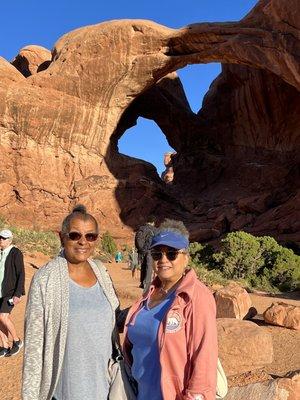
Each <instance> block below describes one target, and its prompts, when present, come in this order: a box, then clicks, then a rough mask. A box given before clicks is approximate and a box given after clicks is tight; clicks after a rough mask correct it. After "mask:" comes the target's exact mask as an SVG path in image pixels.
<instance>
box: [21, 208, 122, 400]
mask: <svg viewBox="0 0 300 400" xmlns="http://www.w3.org/2000/svg"><path fill="white" fill-rule="evenodd" d="M98 235H99V230H98V224H97V221H96V219H95V218H94V217H93V216H92V215H90V214H88V213H87V212H86V209H85V207H84V206H77V207H75V208H74V209H73V212H72V213H71V214H69V215H68V216H67V217H66V218H65V219H64V221H63V223H62V228H61V232H60V239H61V243H62V247H63V251H62V252H61V254H60V255H59V256H57V257H56V258H54V259H53V260H51V261H50V262H49V263H48V264H46V265H45V266H44V267H42V268H41V269H40V270H39V271H37V273H36V274H35V276H34V278H33V280H32V283H31V287H30V291H29V295H28V302H27V308H26V316H25V351H24V366H23V387H22V398H23V400H52V399H55V400H82V399H84V400H106V399H107V396H108V392H109V381H108V371H107V368H108V362H109V359H110V358H111V354H112V332H113V330H114V327H115V323H116V320H115V312H116V310H117V309H118V306H119V302H118V299H117V297H116V295H115V291H114V288H113V286H112V283H111V279H110V277H109V275H108V273H107V271H106V269H105V267H104V266H103V265H101V264H100V263H98V262H97V263H96V262H95V261H93V260H92V259H91V258H90V257H91V255H92V253H93V251H94V249H95V245H96V243H97V238H98Z"/></svg>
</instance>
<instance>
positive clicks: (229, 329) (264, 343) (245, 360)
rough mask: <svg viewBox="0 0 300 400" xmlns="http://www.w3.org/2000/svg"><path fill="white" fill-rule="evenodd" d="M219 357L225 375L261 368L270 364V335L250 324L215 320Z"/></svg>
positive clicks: (222, 319) (232, 320) (248, 322)
mask: <svg viewBox="0 0 300 400" xmlns="http://www.w3.org/2000/svg"><path fill="white" fill-rule="evenodd" d="M217 326H218V338H219V354H220V358H221V360H222V365H223V367H224V370H225V373H226V375H227V376H233V375H239V374H242V373H244V372H248V371H254V370H257V369H260V368H263V367H265V366H266V365H268V364H270V363H271V362H272V361H273V343H272V336H271V334H270V333H268V332H267V331H266V330H264V329H262V328H261V327H259V326H257V325H256V324H255V323H253V322H250V321H240V320H238V319H232V318H219V319H218V320H217Z"/></svg>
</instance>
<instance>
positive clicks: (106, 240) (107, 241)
mask: <svg viewBox="0 0 300 400" xmlns="http://www.w3.org/2000/svg"><path fill="white" fill-rule="evenodd" d="M101 249H102V251H103V252H104V253H105V254H109V255H111V256H114V255H115V254H116V252H117V245H116V243H115V241H114V239H113V237H112V236H111V234H110V233H109V232H108V231H106V232H105V233H104V234H103V235H102V238H101Z"/></svg>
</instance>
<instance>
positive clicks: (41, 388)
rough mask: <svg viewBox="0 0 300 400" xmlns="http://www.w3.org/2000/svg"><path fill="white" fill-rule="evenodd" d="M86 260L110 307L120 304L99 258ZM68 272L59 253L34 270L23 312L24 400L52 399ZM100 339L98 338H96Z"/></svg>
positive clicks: (65, 328) (65, 327) (59, 363)
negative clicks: (24, 311) (97, 259)
mask: <svg viewBox="0 0 300 400" xmlns="http://www.w3.org/2000/svg"><path fill="white" fill-rule="evenodd" d="M89 263H90V265H91V267H92V269H93V271H94V273H95V275H96V277H97V280H98V281H99V283H100V285H101V287H102V289H103V291H104V294H105V295H106V297H107V299H108V301H109V302H110V305H111V307H112V310H113V326H112V329H113V328H114V326H115V311H116V309H117V308H118V306H119V301H118V299H117V297H116V294H115V291H114V288H113V286H112V282H111V279H110V276H109V275H108V272H107V270H106V268H105V267H104V266H103V265H102V264H101V263H100V262H99V263H98V261H97V263H96V262H95V261H93V260H89ZM68 307H69V273H68V267H67V260H66V259H65V258H64V257H63V255H60V256H58V257H56V258H55V259H53V260H51V261H50V262H49V263H48V264H46V265H45V266H44V267H42V268H41V269H40V270H39V271H37V272H36V274H35V276H34V277H33V279H32V283H31V287H30V291H29V294H28V300H27V306H26V313H25V348H24V365H23V385H22V399H23V400H51V398H52V395H53V392H54V389H55V386H56V383H57V380H58V378H59V374H60V371H61V367H62V362H63V358H64V351H65V344H66V338H67V331H68ZM99 340H101V338H99Z"/></svg>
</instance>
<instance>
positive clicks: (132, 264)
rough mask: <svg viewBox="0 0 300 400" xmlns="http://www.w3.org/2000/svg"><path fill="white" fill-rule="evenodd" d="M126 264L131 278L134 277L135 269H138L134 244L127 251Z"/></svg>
mask: <svg viewBox="0 0 300 400" xmlns="http://www.w3.org/2000/svg"><path fill="white" fill-rule="evenodd" d="M128 266H129V268H130V270H131V275H132V278H134V277H135V273H136V270H137V269H139V260H138V253H137V251H136V248H135V247H134V246H133V247H132V249H131V251H130V252H129V253H128Z"/></svg>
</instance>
